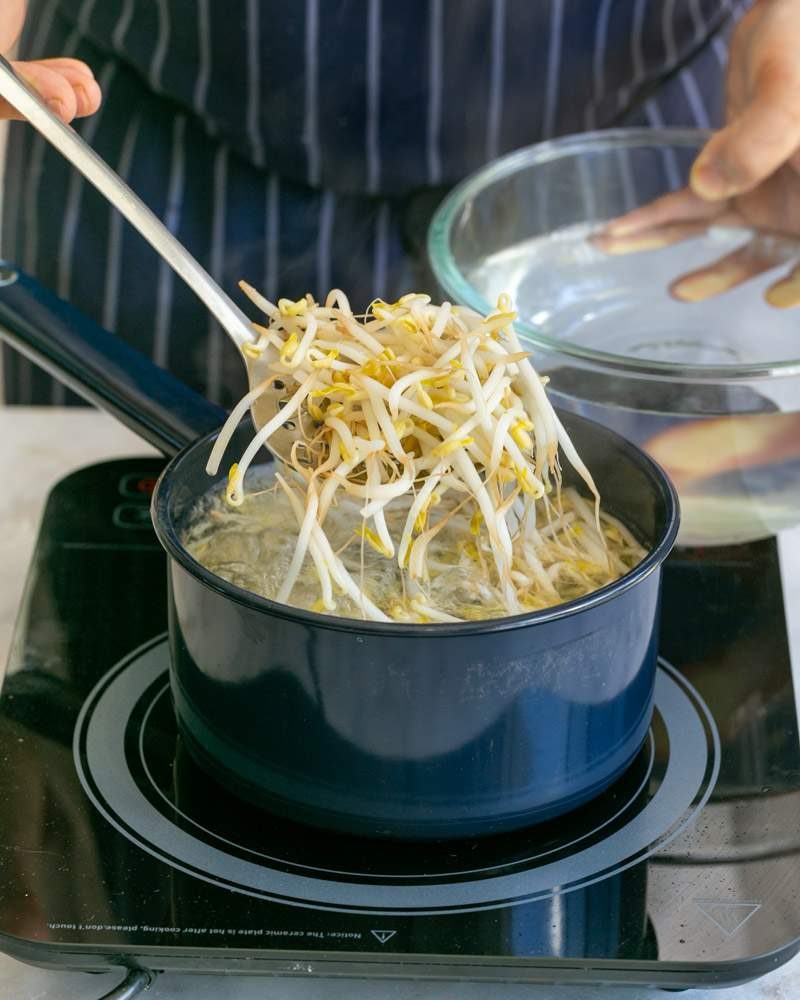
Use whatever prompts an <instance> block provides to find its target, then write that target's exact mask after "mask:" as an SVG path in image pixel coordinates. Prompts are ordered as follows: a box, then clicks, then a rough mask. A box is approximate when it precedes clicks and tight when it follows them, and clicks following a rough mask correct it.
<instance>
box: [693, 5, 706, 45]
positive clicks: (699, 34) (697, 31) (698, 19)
mask: <svg viewBox="0 0 800 1000" xmlns="http://www.w3.org/2000/svg"><path fill="white" fill-rule="evenodd" d="M689 13H690V14H691V17H692V23H693V24H694V43H695V45H699V44H700V43H701V42H702V41H703V39H704V38H705V37H706V33H707V31H708V25H707V24H706V22H705V18H704V17H703V11H702V10H701V9H700V0H689Z"/></svg>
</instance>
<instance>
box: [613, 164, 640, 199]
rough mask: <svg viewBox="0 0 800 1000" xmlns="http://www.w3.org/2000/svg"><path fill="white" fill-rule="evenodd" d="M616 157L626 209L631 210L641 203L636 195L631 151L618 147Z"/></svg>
mask: <svg viewBox="0 0 800 1000" xmlns="http://www.w3.org/2000/svg"><path fill="white" fill-rule="evenodd" d="M616 159H617V163H618V164H619V176H620V179H621V180H622V195H623V199H624V201H625V210H626V211H630V210H631V209H632V208H636V206H637V205H638V204H639V199H638V198H637V197H636V182H635V181H634V178H633V170H632V168H631V159H630V151H629V150H627V149H618V150H617V153H616Z"/></svg>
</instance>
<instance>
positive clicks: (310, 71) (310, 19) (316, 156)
mask: <svg viewBox="0 0 800 1000" xmlns="http://www.w3.org/2000/svg"><path fill="white" fill-rule="evenodd" d="M318 46H319V0H306V35H305V82H306V86H305V120H304V123H303V144H304V145H305V148H306V154H307V156H308V174H307V178H308V183H309V184H310V185H311V186H312V187H316V186H317V185H318V184H319V179H320V149H319V132H318V129H319V121H318V114H319V108H318V106H317V105H318V99H319V52H318Z"/></svg>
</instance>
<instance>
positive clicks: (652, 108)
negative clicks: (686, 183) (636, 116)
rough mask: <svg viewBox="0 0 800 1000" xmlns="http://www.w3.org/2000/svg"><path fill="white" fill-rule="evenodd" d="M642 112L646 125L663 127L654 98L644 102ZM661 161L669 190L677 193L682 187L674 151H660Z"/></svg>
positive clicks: (659, 110) (661, 117)
mask: <svg viewBox="0 0 800 1000" xmlns="http://www.w3.org/2000/svg"><path fill="white" fill-rule="evenodd" d="M644 112H645V115H646V116H647V121H648V123H649V124H650V125H651V126H652V127H653V128H663V127H664V116H663V115H662V114H661V109H660V108H659V106H658V102H657V101H656V99H655V98H654V97H651V98H650V99H649V100H647V101H645V104H644ZM662 159H663V162H664V170H665V172H666V175H667V183H668V184H669V186H670V190H672V191H677V190H678V189H679V188H681V187H683V178H682V177H681V172H680V169H679V167H678V159H677V157H676V156H675V150H674V149H669V147H667V148H665V149H664V150H663V151H662Z"/></svg>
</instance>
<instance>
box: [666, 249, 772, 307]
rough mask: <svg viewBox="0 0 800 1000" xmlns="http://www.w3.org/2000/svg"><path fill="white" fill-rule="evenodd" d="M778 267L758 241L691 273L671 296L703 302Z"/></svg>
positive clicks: (674, 287) (674, 285)
mask: <svg viewBox="0 0 800 1000" xmlns="http://www.w3.org/2000/svg"><path fill="white" fill-rule="evenodd" d="M774 266H775V258H774V257H773V256H771V255H770V254H768V253H766V252H765V251H764V249H763V247H762V244H761V241H759V240H758V239H754V240H751V241H750V242H748V243H746V244H745V246H743V247H740V248H739V249H738V250H734V251H733V253H729V254H726V256H724V257H720V259H719V260H716V261H714V263H713V264H709V265H708V266H707V267H702V268H700V269H699V270H697V271H691V272H689V273H688V274H684V275H682V276H681V277H680V278H678V279H677V280H676V281H674V282H673V283H672V284H671V285H670V288H669V291H670V294H671V295H672V296H673V297H674V298H676V299H679V300H680V301H681V302H703V301H705V300H706V299H711V298H714V297H715V296H717V295H722V294H723V292H728V291H730V290H731V289H732V288H736V287H737V286H738V285H741V284H742V283H743V282H745V281H749V280H750V278H755V277H756V276H757V275H759V274H763V272H764V271H769V270H770V268H772V267H774Z"/></svg>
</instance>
